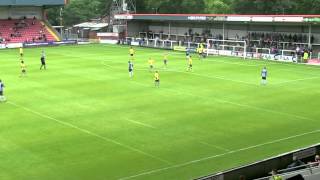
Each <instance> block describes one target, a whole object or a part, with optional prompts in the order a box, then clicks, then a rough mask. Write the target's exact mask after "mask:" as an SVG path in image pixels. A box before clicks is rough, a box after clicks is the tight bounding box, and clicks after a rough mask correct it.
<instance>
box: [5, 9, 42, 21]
mask: <svg viewBox="0 0 320 180" xmlns="http://www.w3.org/2000/svg"><path fill="white" fill-rule="evenodd" d="M24 16H26V17H27V18H33V17H34V16H36V17H37V18H38V19H43V9H42V7H36V6H32V7H20V6H14V7H0V19H8V18H9V17H11V18H12V19H19V18H21V17H24Z"/></svg>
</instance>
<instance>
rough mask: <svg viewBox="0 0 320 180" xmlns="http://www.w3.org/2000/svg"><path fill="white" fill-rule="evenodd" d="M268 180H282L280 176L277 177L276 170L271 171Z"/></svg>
mask: <svg viewBox="0 0 320 180" xmlns="http://www.w3.org/2000/svg"><path fill="white" fill-rule="evenodd" d="M270 180H283V178H282V176H280V175H278V172H277V170H275V169H274V170H272V171H271V178H270Z"/></svg>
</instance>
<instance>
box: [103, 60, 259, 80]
mask: <svg viewBox="0 0 320 180" xmlns="http://www.w3.org/2000/svg"><path fill="white" fill-rule="evenodd" d="M104 62H105V61H101V64H102V65H104V66H107V67H109V68H112V69H122V68H115V67H113V66H111V65H107V64H105V63H104ZM135 70H139V71H146V70H147V69H146V68H135ZM165 71H167V72H177V73H183V74H188V75H193V76H199V77H205V78H210V79H220V80H224V81H231V82H235V83H241V84H246V85H251V86H258V84H254V83H249V82H246V81H239V80H233V79H229V78H224V77H220V76H209V75H204V74H198V73H194V72H185V71H179V70H173V69H166V70H165Z"/></svg>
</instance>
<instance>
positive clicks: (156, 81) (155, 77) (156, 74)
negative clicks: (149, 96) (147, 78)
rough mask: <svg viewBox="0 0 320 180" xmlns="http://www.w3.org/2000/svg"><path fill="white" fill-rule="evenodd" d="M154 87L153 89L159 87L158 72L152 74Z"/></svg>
mask: <svg viewBox="0 0 320 180" xmlns="http://www.w3.org/2000/svg"><path fill="white" fill-rule="evenodd" d="M154 85H155V87H160V75H159V72H158V71H156V72H155V73H154Z"/></svg>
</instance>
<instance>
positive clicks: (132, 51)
mask: <svg viewBox="0 0 320 180" xmlns="http://www.w3.org/2000/svg"><path fill="white" fill-rule="evenodd" d="M129 54H130V57H131V60H133V59H134V54H135V51H134V49H133V48H132V47H130V49H129Z"/></svg>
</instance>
